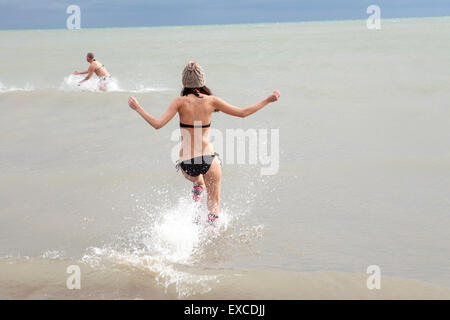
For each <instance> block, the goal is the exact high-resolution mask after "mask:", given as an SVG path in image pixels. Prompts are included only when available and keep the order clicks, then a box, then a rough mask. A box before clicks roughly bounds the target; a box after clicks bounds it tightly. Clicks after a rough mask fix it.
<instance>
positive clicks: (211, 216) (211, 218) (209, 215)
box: [208, 213, 219, 224]
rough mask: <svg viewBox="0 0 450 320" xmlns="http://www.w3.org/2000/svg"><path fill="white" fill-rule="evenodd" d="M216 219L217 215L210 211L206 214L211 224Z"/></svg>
mask: <svg viewBox="0 0 450 320" xmlns="http://www.w3.org/2000/svg"><path fill="white" fill-rule="evenodd" d="M217 219H219V216H218V215H215V214H212V213H210V214H208V223H209V224H213V223H214V222H215V221H216V220H217Z"/></svg>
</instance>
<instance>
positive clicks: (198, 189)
mask: <svg viewBox="0 0 450 320" xmlns="http://www.w3.org/2000/svg"><path fill="white" fill-rule="evenodd" d="M202 196H203V187H202V186H195V185H194V188H193V189H192V200H194V201H195V202H200V201H202Z"/></svg>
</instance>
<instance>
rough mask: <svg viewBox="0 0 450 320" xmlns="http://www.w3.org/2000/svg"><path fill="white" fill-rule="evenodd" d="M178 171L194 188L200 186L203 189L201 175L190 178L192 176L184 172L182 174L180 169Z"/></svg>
mask: <svg viewBox="0 0 450 320" xmlns="http://www.w3.org/2000/svg"><path fill="white" fill-rule="evenodd" d="M180 171H181V172H182V173H183V175H184V177H185V178H186V179H188V180H189V181H191V182H192V183H194V187H195V186H200V187H202V188H203V189H204V188H205V181H204V180H203V175H202V174H200V175H198V176H196V177H192V176H190V175H188V174H187V173H186V172H184V170H183V169H181V168H180Z"/></svg>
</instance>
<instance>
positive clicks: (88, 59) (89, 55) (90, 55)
mask: <svg viewBox="0 0 450 320" xmlns="http://www.w3.org/2000/svg"><path fill="white" fill-rule="evenodd" d="M86 60H87V62H92V61H94V60H95V59H94V54H93V53H92V52H89V53H88V54H87V55H86Z"/></svg>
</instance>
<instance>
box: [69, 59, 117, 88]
mask: <svg viewBox="0 0 450 320" xmlns="http://www.w3.org/2000/svg"><path fill="white" fill-rule="evenodd" d="M86 60H87V62H89V63H90V66H89V69H87V70H86V71H75V72H74V73H73V74H86V73H87V74H88V75H87V76H86V77H85V78H84V79H83V80H81V81H80V82H79V83H78V85H80V84H82V83H83V82H84V81H87V80H89V78H90V77H91V76H92V74H93V73H94V72H95V74H96V75H97V77H98V78H99V81H98V88H99V89H100V90H102V91H107V90H108V82H110V81H111V80H112V78H111V75H110V74H109V72H108V70H106V68H105V66H104V65H103V64H101V63H100V62H99V61H97V60H95V58H94V54H93V53H92V52H89V53H88V54H87V55H86Z"/></svg>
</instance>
